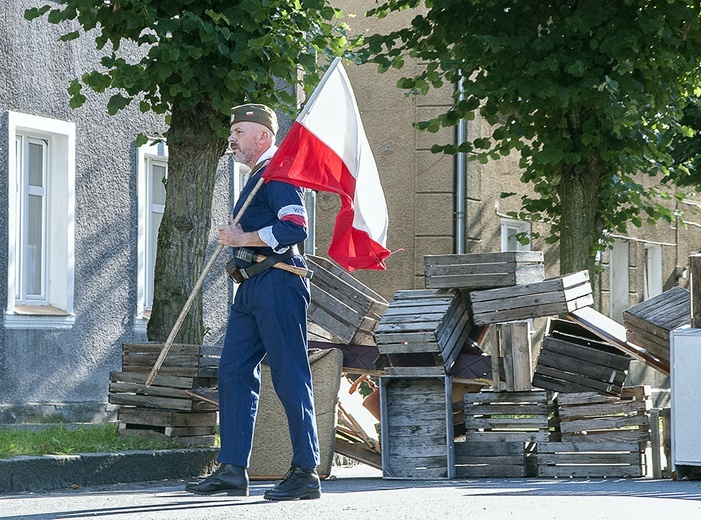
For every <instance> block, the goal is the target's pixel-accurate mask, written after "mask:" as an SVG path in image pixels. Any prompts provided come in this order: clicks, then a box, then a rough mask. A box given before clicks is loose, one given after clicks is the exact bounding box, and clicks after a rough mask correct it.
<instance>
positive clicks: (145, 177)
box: [135, 140, 168, 333]
mask: <svg viewBox="0 0 701 520" xmlns="http://www.w3.org/2000/svg"><path fill="white" fill-rule="evenodd" d="M154 164H158V165H164V166H165V167H166V177H167V175H168V173H167V168H168V146H167V145H166V144H165V143H163V142H162V141H156V140H152V141H151V142H150V143H148V144H146V145H143V146H140V147H139V148H138V150H137V165H138V166H137V170H138V171H137V177H138V181H137V182H138V188H137V189H138V194H137V197H138V201H139V203H138V222H139V230H138V232H139V234H138V236H139V239H138V248H137V249H138V259H137V289H136V294H137V303H136V317H135V331H136V332H141V333H145V332H146V325H147V323H148V319H149V317H150V312H151V304H152V302H153V294H151V292H152V287H153V269H152V266H153V265H154V263H155V262H154V260H155V257H156V251H155V249H154V248H152V247H151V244H152V243H153V241H152V238H153V237H152V236H151V234H152V233H151V229H152V219H153V213H154V204H153V184H152V181H153V175H152V168H153V165H154ZM159 206H160V207H159V208H155V209H157V210H158V211H159V212H160V213H163V210H164V209H165V206H162V205H159Z"/></svg>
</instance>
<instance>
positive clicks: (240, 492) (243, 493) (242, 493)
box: [185, 488, 248, 497]
mask: <svg viewBox="0 0 701 520" xmlns="http://www.w3.org/2000/svg"><path fill="white" fill-rule="evenodd" d="M185 491H187V492H188V493H192V494H194V495H202V496H207V497H209V496H212V495H221V494H226V495H229V496H230V497H247V496H248V490H246V489H222V490H221V491H209V492H205V491H195V490H194V489H187V488H185Z"/></svg>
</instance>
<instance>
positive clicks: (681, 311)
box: [623, 287, 691, 373]
mask: <svg viewBox="0 0 701 520" xmlns="http://www.w3.org/2000/svg"><path fill="white" fill-rule="evenodd" d="M690 324H691V297H690V295H689V291H687V290H686V289H684V288H683V287H674V288H672V289H670V290H668V291H665V292H663V293H662V294H658V295H657V296H655V297H653V298H650V299H648V300H645V301H644V302H642V303H639V304H638V305H635V306H633V307H631V308H630V309H626V310H625V311H623V326H624V327H625V329H626V338H627V340H628V342H629V343H632V344H633V345H637V346H639V347H641V348H643V349H644V350H645V351H647V352H648V353H650V354H651V355H652V356H654V357H655V358H657V359H658V360H660V362H661V364H662V365H663V366H664V367H665V368H666V371H667V373H669V345H670V333H671V332H672V331H673V330H674V329H677V328H680V327H688V326H689V325H690Z"/></svg>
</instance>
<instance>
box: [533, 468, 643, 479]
mask: <svg viewBox="0 0 701 520" xmlns="http://www.w3.org/2000/svg"><path fill="white" fill-rule="evenodd" d="M538 476H539V477H574V478H591V477H599V478H625V477H628V478H636V477H642V476H643V470H642V467H640V466H607V465H602V466H577V465H571V466H538Z"/></svg>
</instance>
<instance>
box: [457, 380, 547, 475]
mask: <svg viewBox="0 0 701 520" xmlns="http://www.w3.org/2000/svg"><path fill="white" fill-rule="evenodd" d="M464 399H465V440H464V441H462V442H459V441H455V444H454V447H455V466H456V468H455V474H456V476H457V477H527V476H535V463H534V459H533V458H532V455H533V453H534V447H535V444H536V443H539V442H547V441H548V440H549V438H550V437H549V425H548V422H549V416H550V411H549V403H548V395H547V393H546V392H545V391H543V390H540V391H528V392H492V391H483V392H471V393H466V394H465V398H464Z"/></svg>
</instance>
